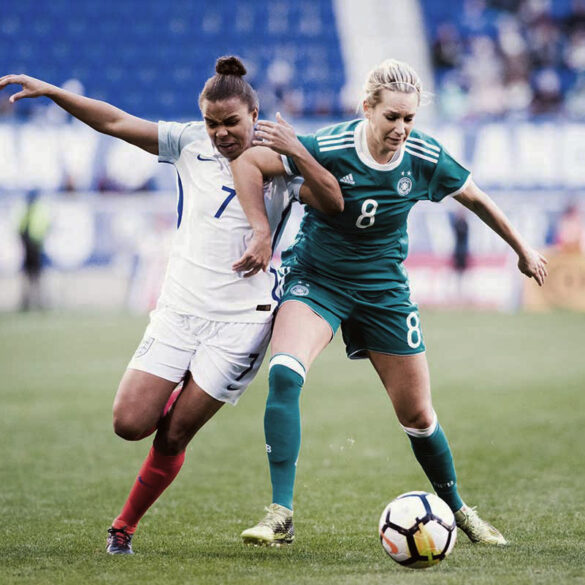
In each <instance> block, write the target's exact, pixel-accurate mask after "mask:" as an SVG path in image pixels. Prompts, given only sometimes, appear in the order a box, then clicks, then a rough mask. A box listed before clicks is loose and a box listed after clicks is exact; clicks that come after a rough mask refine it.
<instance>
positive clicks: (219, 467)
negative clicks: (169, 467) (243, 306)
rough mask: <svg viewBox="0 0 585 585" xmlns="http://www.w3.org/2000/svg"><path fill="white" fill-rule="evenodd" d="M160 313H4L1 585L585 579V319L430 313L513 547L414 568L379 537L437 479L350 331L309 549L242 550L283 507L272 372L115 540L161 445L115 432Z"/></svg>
mask: <svg viewBox="0 0 585 585" xmlns="http://www.w3.org/2000/svg"><path fill="white" fill-rule="evenodd" d="M144 325H145V319H144V318H136V317H129V316H117V315H106V316H104V315H100V316H91V315H83V314H81V315H80V314H76V315H71V314H51V313H49V314H30V315H3V316H0V375H1V378H0V399H1V407H0V424H1V433H0V447H1V452H0V453H1V454H0V478H1V490H0V509H1V518H2V521H1V523H0V535H1V537H0V538H1V548H0V583H1V584H2V585H8V584H13V583H18V584H24V583H27V584H28V583H30V584H35V585H43V584H47V585H48V584H51V585H55V584H69V583H71V584H74V583H75V584H78V583H89V584H93V583H113V582H116V583H128V584H132V583H138V582H141V583H156V584H157V585H167V584H168V585H179V584H183V583H185V584H187V583H189V584H199V583H201V584H205V585H210V584H215V583H217V584H224V583H225V584H229V585H237V584H246V585H247V584H256V583H258V584H260V583H278V582H283V583H294V584H304V583H311V584H319V585H321V584H339V585H342V584H368V585H369V584H378V583H380V584H382V583H384V584H386V583H392V584H393V585H401V584H408V585H417V584H423V583H424V584H425V585H434V584H437V585H438V584H441V585H450V584H457V585H459V584H461V585H475V584H478V585H479V584H482V585H483V584H488V583H489V584H498V585H507V584H513V585H523V584H526V585H528V584H530V585H534V584H537V585H538V584H549V583H550V584H552V583H555V584H563V585H564V584H568V583H570V584H577V583H585V576H584V575H585V547H584V544H583V543H584V542H585V513H584V508H583V499H584V498H583V495H584V488H583V486H584V485H585V465H584V456H583V446H582V435H583V428H584V427H585V408H583V405H584V401H585V398H584V391H585V358H584V353H583V350H584V347H585V343H584V341H585V315H575V314H569V313H553V314H545V315H503V314H476V313H456V312H443V313H425V314H424V315H423V325H424V331H425V339H426V343H427V346H428V348H429V350H428V355H429V362H430V365H431V373H432V379H433V392H434V401H435V408H436V410H437V412H438V413H439V417H440V420H441V422H442V425H443V426H444V428H445V429H446V431H447V434H448V436H449V439H450V442H451V445H452V448H453V451H454V454H455V458H456V464H457V468H458V473H459V483H460V487H461V493H462V495H463V497H464V498H465V499H466V500H467V502H468V503H470V504H471V505H478V506H479V511H480V513H481V514H482V515H483V516H485V517H486V518H487V519H489V520H491V521H492V522H493V523H494V524H495V525H496V526H497V527H499V528H500V529H501V530H502V531H503V532H504V534H505V535H506V537H507V538H508V539H509V540H510V542H511V546H509V547H507V548H505V549H492V548H485V547H481V546H474V545H472V544H470V543H469V542H468V541H467V540H466V538H465V537H464V536H463V535H461V534H460V535H459V540H458V543H457V545H456V546H455V550H454V552H453V554H452V555H451V557H450V558H449V559H448V560H447V561H445V562H443V563H441V564H440V565H438V566H437V567H434V568H432V569H428V570H426V571H414V570H409V569H404V568H402V567H400V566H398V565H396V564H395V563H393V562H392V561H391V559H389V558H388V557H386V556H385V554H384V553H383V551H382V548H381V546H380V544H379V542H378V537H377V521H378V516H379V514H380V513H381V511H382V509H383V508H384V506H385V505H386V503H387V502H388V501H389V500H391V499H392V498H393V497H395V496H396V495H398V494H400V493H402V492H404V491H409V490H415V489H424V490H428V489H429V484H428V483H427V481H426V479H425V477H424V476H423V474H422V472H421V471H420V470H419V468H418V466H417V464H416V463H415V461H414V457H413V456H412V453H411V451H410V447H409V445H408V441H407V439H406V438H405V437H404V435H403V433H402V431H401V430H400V428H399V426H398V424H397V423H396V421H395V418H394V414H393V412H392V409H391V406H390V402H389V400H388V399H387V398H386V396H385V393H384V391H383V389H382V388H381V385H380V383H379V382H378V380H377V379H376V376H375V374H374V372H373V369H372V368H371V366H369V364H367V363H365V362H359V363H356V362H350V361H349V360H347V359H345V357H344V353H343V349H342V345H341V343H340V341H339V340H336V341H335V342H334V343H333V344H332V346H331V347H329V348H328V350H327V351H326V352H325V353H324V354H323V355H322V356H321V357H320V358H319V359H318V360H317V362H316V364H315V366H314V367H313V369H312V370H311V372H310V374H309V377H308V380H307V384H306V386H305V389H304V391H303V397H302V412H303V445H302V450H301V458H300V463H299V468H298V474H297V491H296V500H295V527H296V531H297V542H296V543H295V544H294V545H293V546H292V547H289V548H286V549H259V548H248V547H244V546H243V545H242V544H241V543H240V540H239V533H240V532H241V531H242V530H243V529H244V528H247V527H248V526H250V525H251V524H252V523H255V522H256V521H257V520H258V519H259V518H260V516H261V515H262V513H263V506H264V505H266V504H267V503H269V500H270V490H269V481H268V470H267V464H266V459H265V454H264V440H263V432H262V414H263V405H264V400H265V396H266V369H265V368H263V369H262V371H261V372H260V374H259V375H258V378H257V380H256V382H255V383H254V384H253V385H252V386H251V387H250V389H249V390H248V392H247V394H246V395H245V396H244V397H243V398H242V400H241V401H240V404H239V405H238V407H237V408H231V407H229V406H226V407H225V408H224V409H222V411H220V413H219V414H218V415H217V416H216V418H215V419H213V420H212V421H211V422H210V423H209V424H208V425H207V426H206V427H205V428H204V429H203V430H202V431H201V432H200V434H199V435H198V436H197V437H196V438H195V440H194V441H193V442H192V444H191V445H190V446H189V448H188V453H187V460H186V463H185V466H184V468H183V470H182V472H181V474H180V475H179V477H178V478H177V480H176V481H175V483H174V484H173V485H172V486H171V487H170V488H169V489H168V491H167V492H166V493H165V494H164V495H163V497H162V498H161V499H160V500H159V502H157V503H156V504H155V506H154V507H153V508H152V509H151V510H150V511H149V513H148V514H147V515H146V516H145V518H144V519H143V521H142V523H141V525H140V527H139V530H138V531H137V533H136V536H135V539H134V548H135V550H136V552H137V554H136V555H135V556H134V557H110V556H108V555H106V554H105V552H104V544H105V536H106V529H107V528H108V526H109V524H110V522H111V520H112V518H113V517H114V516H115V515H116V514H117V513H118V511H119V509H120V508H121V506H122V504H123V501H124V499H125V497H126V495H127V493H128V490H129V488H130V486H131V484H132V482H133V480H134V477H135V474H136V472H137V470H138V467H139V465H140V463H141V461H142V459H143V457H144V456H145V454H146V452H147V450H148V448H149V446H150V439H147V440H145V441H142V442H140V443H126V442H124V441H122V440H121V439H118V438H116V437H115V436H114V434H113V432H112V430H111V403H112V399H113V396H114V392H115V389H116V387H117V383H118V380H119V378H120V376H121V374H122V372H123V370H124V368H125V366H126V363H127V361H128V359H129V358H130V355H131V354H132V352H133V351H134V349H135V347H136V346H137V344H138V342H139V340H140V337H141V335H142V331H143V328H144Z"/></svg>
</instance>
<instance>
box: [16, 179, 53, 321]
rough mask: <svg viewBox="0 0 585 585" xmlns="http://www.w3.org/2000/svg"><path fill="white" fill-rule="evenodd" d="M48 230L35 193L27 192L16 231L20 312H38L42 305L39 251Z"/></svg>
mask: <svg viewBox="0 0 585 585" xmlns="http://www.w3.org/2000/svg"><path fill="white" fill-rule="evenodd" d="M48 229H49V214H48V211H47V209H46V208H45V206H44V205H43V203H42V202H41V201H40V200H39V192H38V191H37V190H36V189H33V190H31V191H29V192H28V193H27V196H26V207H25V210H24V213H23V215H22V217H21V219H20V225H19V227H18V232H19V234H20V240H21V242H22V247H23V251H24V262H23V266H22V269H23V274H24V283H23V289H22V300H21V309H22V310H23V311H30V310H31V309H42V308H43V306H44V302H43V295H42V288H41V274H42V271H43V249H44V244H45V237H46V235H47V232H48Z"/></svg>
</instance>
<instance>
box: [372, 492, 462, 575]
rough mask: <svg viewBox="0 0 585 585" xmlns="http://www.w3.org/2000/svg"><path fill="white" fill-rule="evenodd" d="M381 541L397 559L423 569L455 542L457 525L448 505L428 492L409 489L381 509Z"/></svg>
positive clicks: (401, 562)
mask: <svg viewBox="0 0 585 585" xmlns="http://www.w3.org/2000/svg"><path fill="white" fill-rule="evenodd" d="M379 534H380V542H381V543H382V547H383V548H384V550H385V551H386V552H387V553H388V555H390V557H391V558H393V559H394V560H395V561H396V562H397V563H400V564H401V565H403V566H405V567H410V568H412V569H426V568H427V567H431V566H432V565H436V564H437V563H439V562H441V561H442V560H443V559H444V558H445V557H446V556H447V555H448V554H449V553H450V552H451V551H452V550H453V547H454V546H455V540H456V539H457V525H456V524H455V516H454V515H453V512H452V511H451V509H450V508H449V506H448V505H447V504H446V503H445V502H444V501H443V500H441V498H439V496H436V495H435V494H429V493H427V492H408V493H406V494H402V495H400V496H398V497H397V498H396V499H395V500H392V501H391V502H390V503H389V504H388V505H387V506H386V508H385V509H384V511H383V512H382V516H380V523H379Z"/></svg>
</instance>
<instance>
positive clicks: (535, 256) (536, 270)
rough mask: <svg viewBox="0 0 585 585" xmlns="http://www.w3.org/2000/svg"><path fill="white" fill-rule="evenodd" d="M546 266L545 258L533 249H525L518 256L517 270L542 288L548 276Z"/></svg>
mask: <svg viewBox="0 0 585 585" xmlns="http://www.w3.org/2000/svg"><path fill="white" fill-rule="evenodd" d="M546 264H547V261H546V258H545V257H544V256H543V255H542V254H541V253H540V252H538V251H537V250H534V249H533V248H527V249H526V250H523V251H522V252H521V253H520V254H518V269H519V270H520V272H522V274H525V275H526V276H528V277H529V278H534V280H536V282H537V283H538V286H542V285H543V284H544V279H545V278H546V277H547V276H548V272H547V270H546Z"/></svg>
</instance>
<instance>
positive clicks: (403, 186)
mask: <svg viewBox="0 0 585 585" xmlns="http://www.w3.org/2000/svg"><path fill="white" fill-rule="evenodd" d="M408 174H410V172H409V173H408ZM396 190H397V191H398V195H402V197H405V196H406V195H408V194H409V193H410V192H411V191H412V179H411V178H410V177H408V176H402V177H400V179H399V180H398V183H397V185H396Z"/></svg>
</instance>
